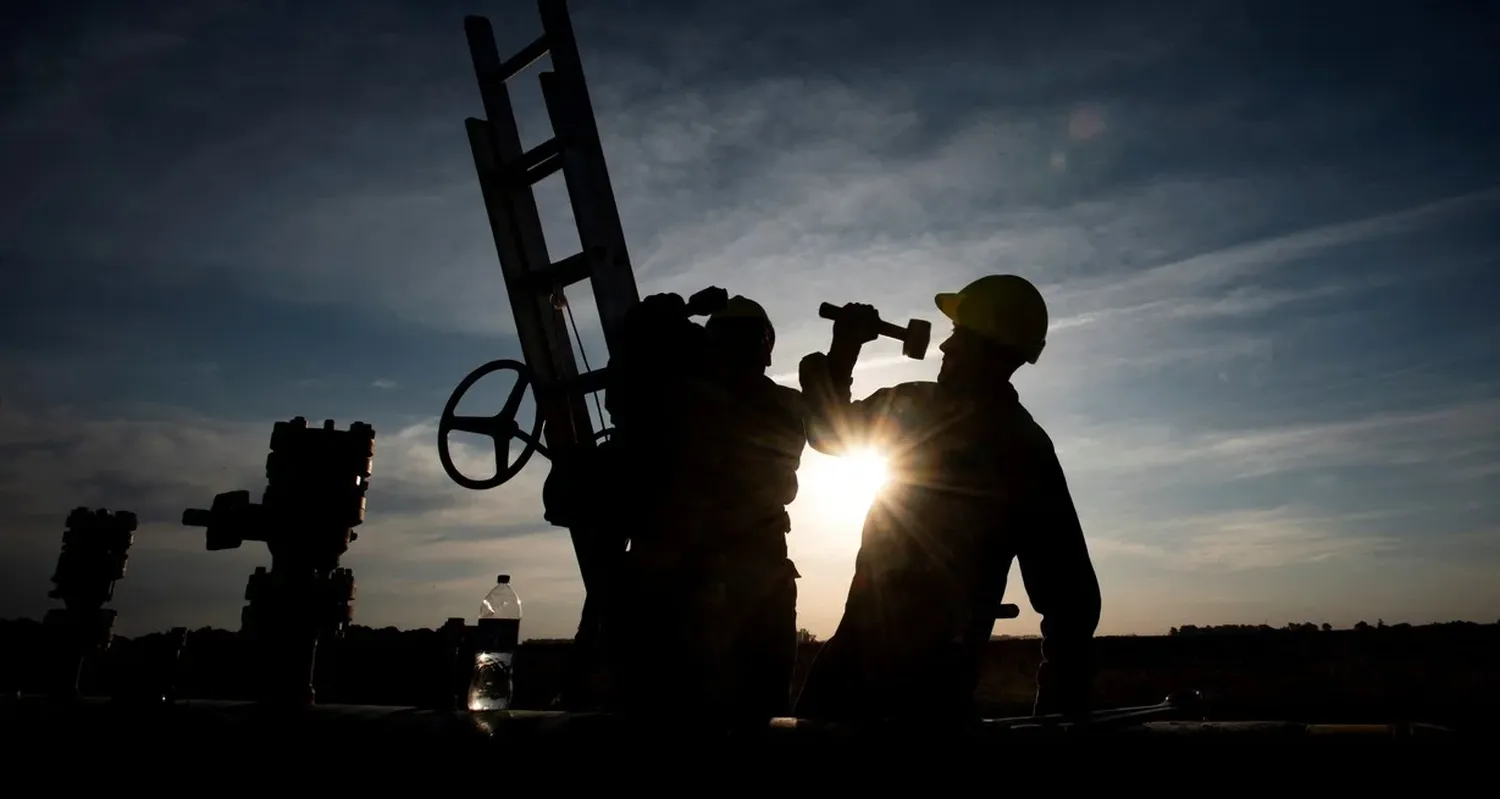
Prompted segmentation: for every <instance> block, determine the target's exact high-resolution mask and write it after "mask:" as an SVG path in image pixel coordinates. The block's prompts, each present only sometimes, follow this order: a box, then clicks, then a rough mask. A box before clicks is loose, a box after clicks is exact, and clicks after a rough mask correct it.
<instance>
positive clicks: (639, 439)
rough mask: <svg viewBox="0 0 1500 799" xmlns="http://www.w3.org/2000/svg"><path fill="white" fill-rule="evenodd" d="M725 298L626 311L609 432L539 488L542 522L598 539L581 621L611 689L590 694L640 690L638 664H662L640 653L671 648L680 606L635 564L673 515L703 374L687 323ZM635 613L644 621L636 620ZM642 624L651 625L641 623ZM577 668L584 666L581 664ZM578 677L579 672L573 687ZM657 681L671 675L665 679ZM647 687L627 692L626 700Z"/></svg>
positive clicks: (698, 336) (703, 343)
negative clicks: (597, 565) (592, 583)
mask: <svg viewBox="0 0 1500 799" xmlns="http://www.w3.org/2000/svg"><path fill="white" fill-rule="evenodd" d="M723 294H724V292H723V291H722V290H719V291H717V292H713V291H708V292H699V293H698V294H696V295H694V296H693V297H692V298H690V299H689V300H688V301H686V302H684V301H683V299H682V297H681V296H679V295H677V294H655V295H651V296H647V297H645V298H643V299H642V300H641V301H640V302H639V303H637V304H636V305H635V306H633V307H632V308H631V309H630V310H629V311H628V312H627V313H626V315H625V319H624V320H623V323H622V325H621V330H620V335H619V336H618V337H617V339H616V341H617V342H618V344H617V345H616V347H615V349H614V351H613V352H611V353H610V360H609V364H608V367H607V372H606V374H607V381H608V382H607V384H606V387H605V403H604V404H605V408H606V410H607V411H608V412H609V415H610V424H611V427H612V428H613V432H612V434H611V436H610V438H609V440H608V441H606V442H603V443H601V444H599V445H598V446H597V447H580V449H579V451H578V452H577V453H576V454H575V455H574V456H573V457H569V458H566V459H562V458H554V460H553V464H552V470H551V471H550V472H549V473H548V475H547V481H546V483H545V485H544V487H543V495H542V498H543V506H544V508H545V518H546V519H547V521H549V522H551V523H552V524H555V525H558V526H561V527H569V528H579V529H588V530H590V531H593V532H595V533H596V534H602V540H597V541H591V542H589V543H590V544H591V545H592V546H595V547H597V548H598V549H597V551H596V555H597V556H598V557H599V559H600V560H601V561H602V562H603V563H604V570H605V572H606V577H605V580H604V583H603V584H602V585H599V586H597V588H596V592H591V596H590V599H589V602H590V606H591V607H590V614H591V615H592V617H593V618H585V619H584V620H583V623H582V624H581V625H580V639H582V638H583V637H584V635H585V634H586V633H587V634H589V635H590V636H591V637H592V636H593V635H599V636H602V638H601V639H600V640H602V642H603V644H604V647H605V650H606V651H605V652H604V653H603V654H604V657H605V659H606V664H607V669H606V670H607V672H608V674H609V676H610V677H612V678H613V680H612V681H611V682H612V683H613V685H610V686H608V687H604V686H596V688H599V689H601V690H604V691H605V692H606V694H610V693H614V694H618V693H619V692H620V691H622V690H623V689H625V688H627V687H629V686H643V683H644V681H645V680H647V679H648V678H650V677H651V676H652V673H651V672H650V671H648V670H647V666H646V665H642V666H641V668H640V669H637V668H636V664H639V663H641V662H642V658H643V657H646V658H647V660H651V661H654V660H657V659H658V658H657V657H656V656H650V657H647V656H645V655H642V654H641V653H640V652H638V651H637V650H638V649H639V648H640V647H642V646H645V647H650V646H653V645H654V646H657V647H665V646H667V643H668V642H665V641H663V640H661V637H662V636H661V634H660V633H661V631H662V630H666V629H670V628H671V627H672V625H673V623H674V619H673V618H672V614H673V613H675V612H677V611H678V609H679V608H680V607H681V606H682V605H683V601H682V600H676V601H670V602H667V604H665V605H662V606H658V605H659V604H660V602H662V601H664V598H663V597H662V596H658V595H652V594H650V592H649V591H647V588H649V586H646V585H643V584H642V583H643V581H642V580H641V579H639V578H638V577H637V572H639V571H640V569H639V568H637V564H636V561H639V560H640V559H641V555H642V554H643V550H649V549H650V548H649V547H646V546H644V544H645V543H646V539H653V538H654V539H660V538H661V537H662V536H661V531H660V530H658V529H657V528H658V527H659V526H660V524H661V520H662V519H663V518H664V517H666V516H667V515H668V514H671V513H673V512H674V511H675V507H674V505H673V503H672V502H671V500H672V494H673V492H674V491H675V490H677V489H678V487H676V486H674V485H673V482H674V477H673V475H674V474H676V473H677V472H679V471H680V470H679V469H678V463H679V462H680V461H681V457H680V455H679V454H678V451H679V450H680V448H681V441H682V440H683V439H684V437H685V435H686V434H685V432H684V430H685V428H684V426H683V422H684V415H683V412H682V410H683V405H684V401H685V397H686V396H688V395H690V394H691V393H692V392H693V391H695V390H696V389H695V388H694V387H695V386H696V385H697V384H698V382H699V381H700V380H701V378H702V377H703V376H704V375H705V374H706V372H705V370H706V364H707V361H706V356H707V349H706V348H707V333H706V332H705V331H704V329H703V327H702V326H701V325H699V324H697V323H695V322H694V321H693V320H692V318H691V317H692V316H695V315H702V314H706V313H708V311H710V310H712V309H713V308H714V307H717V305H719V304H721V303H722V301H723V298H722V296H720V295H723ZM627 546H628V547H630V548H631V550H632V552H631V553H630V554H627V553H626V548H627ZM671 587H672V586H662V588H663V589H664V590H665V589H668V588H671ZM657 593H658V594H660V593H661V592H657ZM596 603H597V604H596ZM653 603H657V604H653ZM639 614H644V618H637V615H639ZM647 622H650V623H651V626H650V627H645V626H642V625H644V624H646V623H647ZM591 625H596V626H591ZM584 657H585V659H587V655H586V654H585V655H584ZM660 657H661V658H664V659H669V658H671V657H672V655H670V654H664V655H661V656H660ZM575 667H576V668H579V669H582V668H584V664H582V663H576V664H575ZM582 679H583V678H582V675H581V673H575V675H574V676H573V678H572V680H571V681H573V682H581V681H582ZM661 679H662V680H670V679H671V678H670V676H669V675H665V674H663V675H661ZM579 687H581V686H579ZM649 690H651V689H650V687H641V688H640V690H637V691H634V692H630V691H626V692H625V696H624V698H625V699H629V698H630V696H632V695H640V694H643V693H646V692H649ZM586 692H587V691H586ZM596 698H597V697H596ZM620 698H621V697H620V696H618V695H617V696H616V697H615V699H616V700H618V699H620ZM569 704H573V705H575V706H578V705H577V704H576V703H575V702H573V701H570V702H569ZM585 704H589V703H585Z"/></svg>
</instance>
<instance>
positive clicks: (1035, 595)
mask: <svg viewBox="0 0 1500 799" xmlns="http://www.w3.org/2000/svg"><path fill="white" fill-rule="evenodd" d="M1042 449H1043V451H1041V452H1039V453H1038V455H1039V458H1038V460H1039V464H1038V465H1039V468H1038V470H1037V471H1036V472H1035V473H1034V474H1035V476H1036V478H1037V481H1036V482H1035V483H1033V486H1034V487H1035V491H1036V493H1035V495H1034V499H1035V501H1036V503H1037V504H1036V505H1035V507H1036V508H1037V509H1038V510H1037V512H1036V514H1035V515H1034V516H1032V517H1031V519H1029V521H1030V522H1031V525H1030V526H1031V527H1032V529H1031V530H1030V531H1028V533H1027V534H1025V535H1024V536H1023V540H1022V541H1020V542H1018V543H1019V544H1020V547H1019V551H1018V552H1017V560H1018V561H1019V562H1020V567H1021V579H1022V581H1023V582H1024V583H1025V586H1026V595H1027V596H1028V597H1030V599H1031V606H1032V609H1033V610H1035V611H1036V612H1037V614H1038V615H1040V616H1041V617H1042V622H1041V633H1042V665H1041V668H1040V669H1039V671H1038V672H1037V696H1036V710H1035V712H1036V713H1037V714H1039V715H1041V714H1050V713H1067V714H1081V713H1085V712H1087V711H1088V707H1089V701H1090V697H1089V693H1090V684H1091V683H1092V681H1093V653H1092V649H1093V637H1094V631H1095V630H1096V629H1097V628H1098V626H1099V612H1100V604H1101V603H1100V596H1099V579H1098V576H1097V575H1096V574H1095V572H1094V564H1093V561H1092V560H1091V559H1090V558H1089V551H1088V543H1087V542H1086V541H1085V540H1084V537H1083V528H1082V526H1081V525H1080V524H1079V521H1078V513H1077V511H1076V510H1075V508H1074V506H1073V499H1072V496H1071V495H1070V494H1069V492H1068V485H1067V480H1066V479H1065V477H1064V475H1063V471H1062V466H1061V464H1059V463H1058V461H1057V456H1056V453H1055V452H1054V451H1053V449H1052V447H1051V442H1050V441H1049V442H1046V445H1045V447H1044V448H1042Z"/></svg>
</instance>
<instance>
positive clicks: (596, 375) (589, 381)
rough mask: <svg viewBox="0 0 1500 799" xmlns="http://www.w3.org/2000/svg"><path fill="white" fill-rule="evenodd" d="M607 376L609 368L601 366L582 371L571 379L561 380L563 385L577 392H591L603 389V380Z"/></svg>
mask: <svg viewBox="0 0 1500 799" xmlns="http://www.w3.org/2000/svg"><path fill="white" fill-rule="evenodd" d="M608 378H609V368H608V367H602V368H599V369H595V370H593V371H590V372H584V373H583V374H581V375H579V376H577V377H575V378H573V379H571V380H565V381H563V385H564V386H566V387H567V388H568V389H570V390H572V391H576V392H578V393H579V394H593V393H594V392H596V391H603V390H604V389H605V387H606V382H605V381H606V380H607V379H608Z"/></svg>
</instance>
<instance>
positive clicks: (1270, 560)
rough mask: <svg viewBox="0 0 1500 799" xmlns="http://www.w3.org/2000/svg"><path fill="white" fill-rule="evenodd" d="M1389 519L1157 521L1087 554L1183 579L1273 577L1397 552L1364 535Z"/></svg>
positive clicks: (1228, 515)
mask: <svg viewBox="0 0 1500 799" xmlns="http://www.w3.org/2000/svg"><path fill="white" fill-rule="evenodd" d="M1390 515H1391V514H1389V513H1381V512H1374V513H1363V514H1343V515H1331V514H1328V513H1322V512H1318V511H1316V510H1310V509H1308V508H1294V507H1290V506H1283V507H1276V508H1257V509H1253V510H1237V511H1226V512H1222V513H1213V514H1203V515H1196V516H1184V517H1178V518H1174V519H1153V520H1152V521H1151V522H1150V525H1149V527H1148V528H1146V529H1144V530H1143V529H1140V528H1136V532H1137V533H1139V534H1140V535H1141V537H1140V538H1137V539H1133V538H1130V537H1117V536H1119V535H1121V534H1122V533H1123V534H1124V535H1126V536H1128V535H1129V533H1128V532H1125V531H1128V530H1130V529H1131V527H1130V526H1129V525H1127V526H1125V527H1124V530H1120V529H1116V530H1115V531H1113V532H1112V534H1111V535H1107V536H1102V537H1095V538H1091V539H1090V541H1089V546H1090V549H1091V551H1094V552H1096V553H1099V554H1101V555H1104V556H1115V555H1125V556H1134V557H1144V558H1148V559H1150V560H1152V561H1154V562H1156V563H1157V564H1159V565H1166V566H1168V567H1170V568H1174V569H1180V570H1185V571H1198V572H1202V571H1225V570H1231V571H1239V570H1248V569H1275V568H1279V567H1285V566H1300V565H1308V564H1317V563H1321V562H1324V561H1330V560H1347V559H1359V558H1365V557H1369V556H1372V555H1378V554H1383V553H1389V552H1394V551H1398V550H1400V549H1401V548H1402V546H1403V544H1402V542H1401V541H1400V539H1399V538H1398V537H1396V536H1386V535H1374V534H1370V533H1368V532H1366V531H1364V530H1362V529H1361V527H1362V525H1368V524H1369V523H1370V522H1371V521H1375V520H1380V519H1383V518H1387V517H1389V516H1390ZM1148 540H1149V541H1152V542H1153V543H1145V541H1148ZM1157 542H1159V543H1157Z"/></svg>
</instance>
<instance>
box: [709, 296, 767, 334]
mask: <svg viewBox="0 0 1500 799" xmlns="http://www.w3.org/2000/svg"><path fill="white" fill-rule="evenodd" d="M720 319H755V320H758V321H759V322H760V323H761V324H763V325H765V326H766V331H767V332H768V333H770V334H771V336H772V338H774V337H775V336H776V328H775V327H773V326H772V325H771V317H770V315H769V314H767V313H766V309H765V308H762V307H761V305H760V303H758V302H756V301H755V300H752V299H750V298H749V297H743V296H741V295H739V294H736V295H734V296H733V297H730V298H729V302H727V303H725V304H724V307H723V308H720V309H719V310H717V311H715V312H713V313H712V314H709V317H708V321H709V322H710V323H712V322H715V321H718V320H720Z"/></svg>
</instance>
